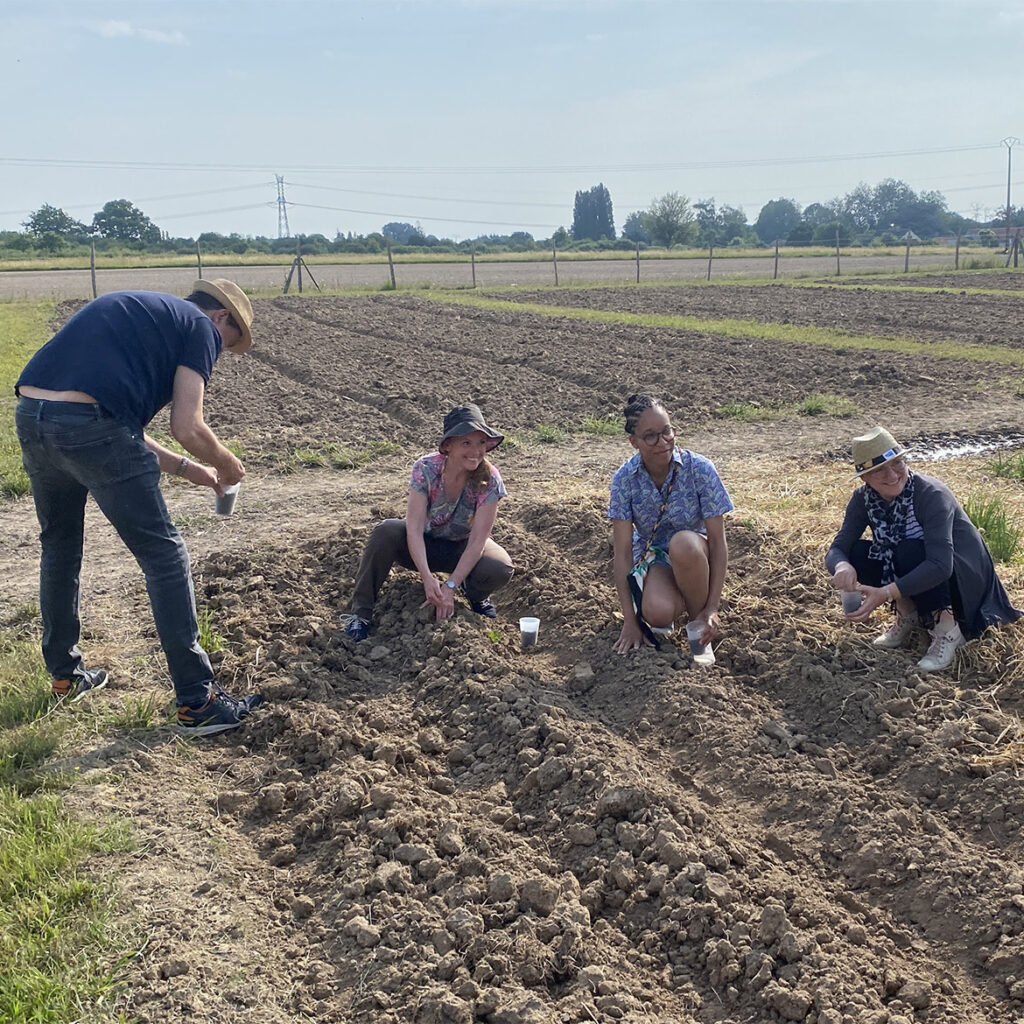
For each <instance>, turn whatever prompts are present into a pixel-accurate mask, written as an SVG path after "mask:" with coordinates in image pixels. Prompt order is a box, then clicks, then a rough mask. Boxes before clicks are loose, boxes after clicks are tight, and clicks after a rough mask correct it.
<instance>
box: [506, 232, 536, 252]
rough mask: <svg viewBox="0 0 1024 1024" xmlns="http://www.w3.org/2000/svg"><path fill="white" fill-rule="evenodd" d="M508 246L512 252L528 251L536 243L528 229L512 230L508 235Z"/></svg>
mask: <svg viewBox="0 0 1024 1024" xmlns="http://www.w3.org/2000/svg"><path fill="white" fill-rule="evenodd" d="M508 246H509V248H510V249H511V250H512V251H513V252H529V251H530V250H531V249H535V248H536V243H535V242H534V240H533V235H531V234H530V232H529V231H513V232H512V234H511V235H509V236H508Z"/></svg>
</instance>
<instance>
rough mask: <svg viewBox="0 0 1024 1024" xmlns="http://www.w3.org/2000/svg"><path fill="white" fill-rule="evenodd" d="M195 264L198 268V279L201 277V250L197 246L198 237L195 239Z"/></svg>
mask: <svg viewBox="0 0 1024 1024" xmlns="http://www.w3.org/2000/svg"><path fill="white" fill-rule="evenodd" d="M196 266H197V267H198V268H199V280H200V281H202V279H203V251H202V249H201V248H200V247H199V239H198V238H197V239H196Z"/></svg>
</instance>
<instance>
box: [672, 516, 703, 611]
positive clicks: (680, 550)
mask: <svg viewBox="0 0 1024 1024" xmlns="http://www.w3.org/2000/svg"><path fill="white" fill-rule="evenodd" d="M668 560H669V561H670V562H671V563H672V575H673V577H674V578H675V584H676V587H677V588H678V590H679V593H680V594H681V595H682V598H683V601H684V602H685V604H686V614H687V616H688V617H689V618H691V619H693V618H696V617H697V616H698V615H700V613H701V612H702V611H703V610H704V606H705V605H706V604H707V603H708V587H709V580H710V576H711V566H710V564H709V562H708V542H707V539H706V538H705V537H704V536H703V535H702V534H699V533H697V532H695V531H693V530H679V531H678V532H677V533H674V534H672V539H671V540H670V541H669V544H668Z"/></svg>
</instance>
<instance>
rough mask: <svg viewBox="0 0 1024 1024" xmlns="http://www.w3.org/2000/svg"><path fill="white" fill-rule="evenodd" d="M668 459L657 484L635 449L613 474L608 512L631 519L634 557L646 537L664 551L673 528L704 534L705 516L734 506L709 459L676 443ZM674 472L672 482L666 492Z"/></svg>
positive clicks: (634, 557)
mask: <svg viewBox="0 0 1024 1024" xmlns="http://www.w3.org/2000/svg"><path fill="white" fill-rule="evenodd" d="M672 463H673V465H672V468H671V469H670V470H669V474H668V476H667V477H666V478H665V483H664V484H663V485H662V486H661V487H660V488H658V487H655V485H654V481H653V480H652V479H651V477H650V474H649V473H648V472H647V470H646V469H645V468H644V463H643V459H642V458H641V457H640V453H639V452H637V453H636V454H635V455H634V456H633V457H632V458H631V459H628V460H627V461H626V462H624V463H623V464H622V465H621V466H620V467H619V468H618V469H617V470H616V471H615V475H614V476H613V477H612V493H611V500H610V501H609V503H608V518H609V519H625V520H626V521H627V522H631V523H632V524H633V561H634V562H636V561H637V559H639V558H640V557H641V556H642V555H643V553H644V549H645V548H646V547H647V545H648V543H653V544H654V545H655V546H657V547H659V548H663V549H664V550H666V551H667V550H668V542H669V540H670V538H671V537H672V534H673V533H676V532H677V531H679V530H695V531H696V532H697V533H701V534H704V535H705V536H706V535H707V530H706V529H705V527H704V520H705V519H713V518H714V517H715V516H721V515H725V513H726V512H731V511H732V510H733V503H732V501H731V499H730V498H729V495H728V493H727V492H726V489H725V486H724V485H723V483H722V480H721V478H720V477H719V475H718V471H717V470H716V469H715V467H714V464H713V463H712V462H711V460H710V459H706V458H705V457H704V456H703V455H698V454H697V453H696V452H691V451H687V450H686V449H684V448H676V450H675V451H674V452H673V453H672ZM673 474H675V483H674V484H673V485H672V491H671V493H669V491H668V489H669V483H670V481H671V480H672V476H673ZM666 494H668V507H667V508H666V509H665V514H664V515H663V516H662V517H661V523H660V524H659V525H658V532H657V533H656V534H655V536H654V537H652V536H651V532H652V531H653V530H654V526H655V523H657V522H658V512H659V511H660V510H661V506H662V503H663V502H664V501H665V495H666Z"/></svg>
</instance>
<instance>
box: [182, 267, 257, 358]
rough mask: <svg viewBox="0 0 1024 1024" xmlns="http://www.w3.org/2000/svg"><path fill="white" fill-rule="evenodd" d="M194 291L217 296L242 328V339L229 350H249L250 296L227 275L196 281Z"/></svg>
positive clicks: (250, 331) (250, 338)
mask: <svg viewBox="0 0 1024 1024" xmlns="http://www.w3.org/2000/svg"><path fill="white" fill-rule="evenodd" d="M192 291H194V292H203V293H204V294H206V295H210V296H212V297H213V298H215V299H216V300H217V301H218V302H219V303H220V304H221V305H222V306H223V307H224V308H225V309H226V310H227V311H228V312H229V313H230V314H231V317H232V319H233V320H234V321H235V323H236V324H238V326H239V327H240V328H241V329H242V340H241V341H240V342H238V343H237V344H234V345H230V346H228V347H227V348H228V351H229V352H248V351H249V349H251V348H252V303H251V302H250V301H249V296H248V295H246V294H245V292H243V291H242V289H241V288H239V287H238V285H237V284H235V282H234V281H229V280H228V279H227V278H225V277H216V278H214V279H213V280H212V281H202V280H200V281H196V283H195V284H194V285H192Z"/></svg>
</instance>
